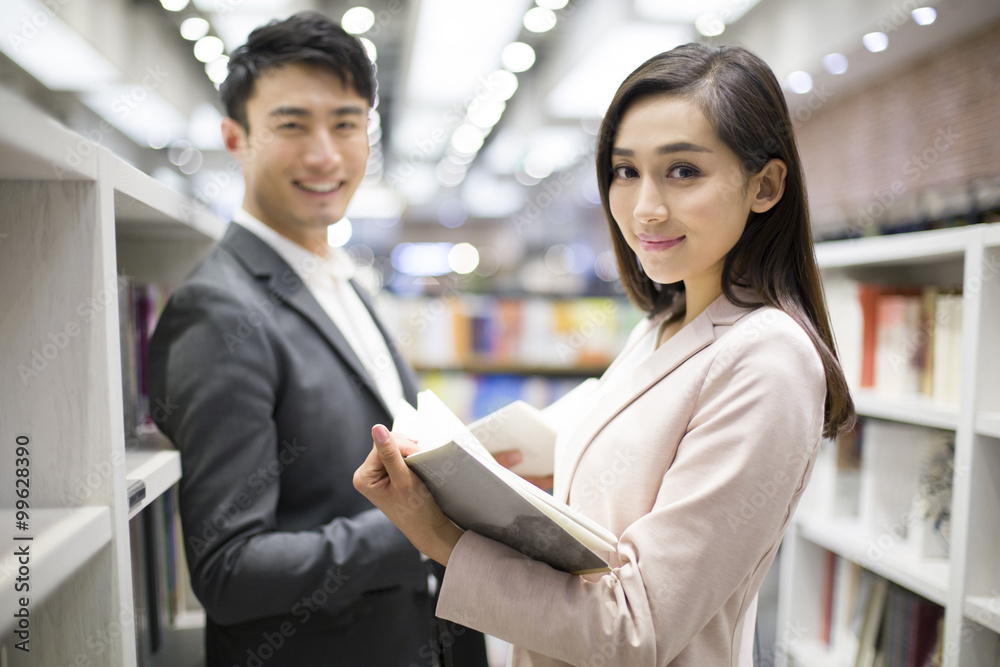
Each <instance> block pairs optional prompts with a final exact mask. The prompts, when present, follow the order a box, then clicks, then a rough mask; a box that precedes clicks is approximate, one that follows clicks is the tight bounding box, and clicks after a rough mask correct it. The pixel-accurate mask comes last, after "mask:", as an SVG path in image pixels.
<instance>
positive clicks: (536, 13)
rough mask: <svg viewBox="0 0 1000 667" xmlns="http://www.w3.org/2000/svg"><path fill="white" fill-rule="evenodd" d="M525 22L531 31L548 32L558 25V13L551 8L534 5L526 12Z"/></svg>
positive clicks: (525, 25)
mask: <svg viewBox="0 0 1000 667" xmlns="http://www.w3.org/2000/svg"><path fill="white" fill-rule="evenodd" d="M523 22H524V27H525V28H526V29H527V30H528V31H530V32H548V31H549V30H552V28H554V27H556V13H555V12H554V11H552V10H551V9H543V8H542V7H533V8H532V9H529V10H528V11H527V12H525V14H524V21H523Z"/></svg>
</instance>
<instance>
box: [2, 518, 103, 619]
mask: <svg viewBox="0 0 1000 667" xmlns="http://www.w3.org/2000/svg"><path fill="white" fill-rule="evenodd" d="M30 516H31V518H30V520H29V527H30V529H29V530H28V531H26V532H25V533H24V535H30V536H32V537H33V539H32V540H30V541H27V540H25V541H14V540H13V539H9V538H8V540H5V545H4V552H3V553H2V554H0V563H3V564H4V567H3V568H2V569H0V609H3V610H4V611H5V612H6V611H7V610H15V609H17V608H18V607H19V605H17V600H18V598H19V597H21V596H22V595H26V594H25V593H18V592H17V591H15V590H14V578H15V577H16V576H17V561H16V559H15V556H14V553H15V552H16V550H17V548H18V547H19V546H20V545H28V549H29V553H30V562H29V567H30V572H29V576H30V582H29V583H30V586H31V590H30V595H28V596H27V597H29V598H30V600H31V603H32V605H33V606H32V607H30V608H29V609H30V610H32V611H33V610H34V609H37V608H38V606H37V604H38V603H40V602H42V601H43V600H45V599H46V598H47V597H49V595H51V594H52V593H53V592H54V591H55V590H56V589H57V588H58V587H59V586H60V585H62V583H63V582H65V581H66V580H67V579H69V578H70V577H71V576H72V575H73V574H74V573H75V572H77V571H78V570H79V569H80V568H82V567H83V566H84V564H86V562H87V561H88V560H90V558H91V557H92V556H94V554H96V553H97V552H98V550H100V549H101V548H102V547H104V546H105V545H107V544H108V543H109V542H111V511H110V510H109V509H108V508H107V507H103V506H88V507H80V508H76V509H38V510H31V511H30ZM14 517H15V513H14V511H13V510H7V509H5V510H0V521H2V522H3V523H2V525H3V526H4V527H5V528H6V527H8V526H10V527H13V526H14ZM12 613H13V612H11V614H7V613H5V614H4V617H3V621H2V622H0V629H2V631H3V634H4V635H8V634H9V631H10V630H11V629H12V628H13V627H14V626H13V623H14V618H13V616H12Z"/></svg>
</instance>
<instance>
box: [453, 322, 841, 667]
mask: <svg viewBox="0 0 1000 667" xmlns="http://www.w3.org/2000/svg"><path fill="white" fill-rule="evenodd" d="M777 329H779V330H778V331H775V332H773V334H774V335H771V334H772V332H770V331H769V332H768V334H769V335H768V336H767V337H766V338H759V339H757V340H756V341H754V343H753V344H752V345H747V346H745V347H744V348H743V349H737V350H736V351H735V353H720V354H717V355H716V356H715V359H714V361H713V363H712V365H711V366H710V368H709V370H708V372H707V374H706V376H705V377H704V380H703V383H702V386H701V387H695V388H694V391H695V392H696V395H697V399H696V400H695V407H694V413H693V416H692V419H691V421H690V423H689V425H688V428H687V431H686V434H685V435H684V437H683V439H682V440H681V442H680V444H679V447H678V449H677V455H676V457H675V459H674V462H673V463H672V464H671V465H670V467H669V468H668V470H667V471H666V473H665V475H664V476H663V479H662V483H661V485H660V488H659V492H658V495H657V497H656V500H655V503H654V505H653V509H652V511H651V512H649V513H648V514H646V515H644V516H642V517H641V518H640V519H639V520H637V521H635V522H634V523H632V524H631V525H629V526H628V527H627V528H626V529H625V530H624V532H623V533H622V535H620V537H619V543H618V554H617V556H618V559H619V560H618V562H620V563H621V566H620V567H617V568H615V569H614V570H613V571H612V572H611V573H610V574H607V575H605V576H603V577H600V578H599V579H597V580H588V579H586V578H583V577H578V576H573V575H570V574H566V573H564V572H559V571H557V570H554V569H552V568H550V567H549V566H547V565H545V564H544V563H540V562H538V561H533V560H530V559H528V558H526V557H524V556H522V555H521V554H520V553H518V552H516V551H514V550H512V549H510V548H508V547H506V546H504V545H501V544H499V543H496V542H493V541H491V540H489V539H486V538H484V537H481V536H479V535H476V534H474V533H469V532H467V533H465V535H463V536H462V538H461V539H460V540H459V542H458V545H457V547H456V548H455V550H454V552H453V554H452V556H451V558H450V559H449V562H448V568H447V570H446V574H445V578H444V582H443V585H442V590H441V596H440V599H439V602H438V607H437V613H438V615H439V616H441V617H443V618H446V619H449V620H454V621H458V622H462V623H464V624H466V625H469V626H470V627H474V628H476V629H478V630H482V631H484V632H487V633H489V634H493V635H496V636H498V637H500V638H502V639H505V640H507V641H509V642H511V643H513V644H515V645H517V646H520V647H522V648H526V649H528V650H531V651H535V652H538V653H541V654H544V655H547V656H550V657H552V658H556V659H558V660H562V661H565V662H568V663H571V664H591V661H592V660H594V659H596V657H597V656H599V655H603V659H605V660H610V661H611V662H613V664H615V665H621V666H632V665H636V666H638V665H664V664H668V663H669V662H670V661H672V660H673V659H674V658H675V657H676V656H677V655H678V654H679V653H680V652H681V651H682V650H683V649H684V648H685V647H686V646H687V645H688V644H689V643H690V642H691V640H692V638H694V637H695V636H696V635H698V633H699V632H701V631H702V629H703V628H704V627H705V626H706V624H707V623H708V622H709V621H710V620H711V619H712V618H713V617H714V616H715V615H716V614H718V613H720V610H722V609H723V607H724V605H725V603H726V602H727V601H729V600H730V599H732V598H733V597H734V596H738V597H739V598H740V599H741V608H743V607H744V606H745V605H746V604H748V603H749V602H750V600H751V599H752V597H753V595H754V593H755V591H752V590H749V589H750V580H751V578H752V575H753V574H754V572H755V571H757V570H759V569H760V568H761V567H762V566H766V565H767V562H766V561H767V559H768V557H769V554H771V553H773V549H775V548H776V545H777V543H778V541H779V540H780V537H781V534H782V531H783V530H784V527H785V525H786V524H787V521H788V519H789V516H790V514H791V512H792V510H793V509H794V504H795V502H797V499H798V496H799V494H800V493H801V491H802V488H803V487H804V485H805V483H806V481H807V479H808V475H809V472H810V470H811V466H812V462H813V460H814V457H815V452H816V447H817V445H818V443H819V439H820V434H821V429H822V423H823V406H824V400H825V390H826V385H825V379H824V374H823V368H822V364H821V362H820V359H819V355H818V354H817V352H816V350H815V349H814V347H813V345H812V343H811V341H810V340H809V338H808V337H807V336H806V334H805V333H804V332H803V331H802V330H801V329H800V328H799V327H798V325H796V324H794V322H791V321H790V320H789V321H788V323H786V325H785V326H779V327H777ZM655 435H656V434H654V433H642V432H637V433H635V437H636V438H637V439H641V440H647V439H648V440H649V442H648V446H650V447H656V446H657V444H656V441H655ZM663 446H672V445H671V443H664V445H663ZM748 508H749V509H748ZM484 600H486V601H488V603H486V604H484V603H483V601H484ZM736 623H737V620H736V619H733V621H732V625H731V627H735V626H736ZM711 641H716V642H733V638H732V637H721V636H720V637H716V638H713V639H712V640H711ZM738 649H739V647H738V638H737V639H736V644H735V645H733V646H731V647H726V646H721V647H720V651H721V655H726V654H727V651H732V652H735V651H738ZM612 656H613V657H612ZM609 664H610V663H609Z"/></svg>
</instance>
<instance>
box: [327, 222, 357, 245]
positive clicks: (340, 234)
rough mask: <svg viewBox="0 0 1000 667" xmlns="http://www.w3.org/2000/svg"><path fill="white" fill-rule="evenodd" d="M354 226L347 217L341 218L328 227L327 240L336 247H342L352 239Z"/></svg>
mask: <svg viewBox="0 0 1000 667" xmlns="http://www.w3.org/2000/svg"><path fill="white" fill-rule="evenodd" d="M353 233H354V226H353V225H352V224H351V221H350V220H348V219H347V218H341V219H340V220H338V221H337V222H335V223H333V224H332V225H330V226H329V227H327V228H326V242H327V243H329V244H330V245H332V246H333V247H334V248H342V247H344V246H345V245H347V242H348V241H350V240H351V235H352V234H353Z"/></svg>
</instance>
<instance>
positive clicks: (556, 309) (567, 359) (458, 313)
mask: <svg viewBox="0 0 1000 667" xmlns="http://www.w3.org/2000/svg"><path fill="white" fill-rule="evenodd" d="M379 307H380V312H381V313H382V315H383V317H384V318H385V320H386V322H387V324H388V326H389V327H390V328H391V329H392V330H393V333H394V335H395V337H396V340H397V341H398V343H399V345H400V347H401V349H402V351H403V354H404V355H405V356H406V357H407V358H408V359H409V360H410V361H411V362H412V363H413V364H414V365H416V366H418V367H424V368H469V367H473V368H474V367H477V366H480V367H481V366H489V367H503V366H507V367H512V368H520V369H523V368H529V369H530V368H542V369H545V368H553V369H572V368H589V369H593V368H600V367H602V366H606V365H607V364H609V363H610V362H611V360H612V359H614V357H615V355H617V354H618V352H619V351H620V350H621V348H622V346H623V345H624V343H625V340H626V338H627V337H628V334H629V332H630V331H631V330H632V328H633V327H634V326H635V324H636V323H637V322H638V321H639V319H640V318H641V313H640V312H639V311H637V310H636V309H635V308H633V307H632V306H631V305H630V304H629V303H628V302H627V301H625V300H624V299H616V298H603V297H585V298H579V299H543V298H523V299H514V298H498V297H491V296H483V295H473V294H461V295H457V294H456V295H447V294H446V295H443V296H440V297H409V298H404V297H395V296H392V295H388V294H385V293H383V295H380V303H379Z"/></svg>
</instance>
